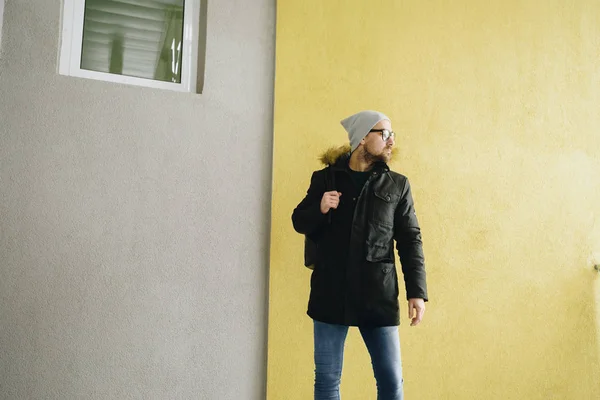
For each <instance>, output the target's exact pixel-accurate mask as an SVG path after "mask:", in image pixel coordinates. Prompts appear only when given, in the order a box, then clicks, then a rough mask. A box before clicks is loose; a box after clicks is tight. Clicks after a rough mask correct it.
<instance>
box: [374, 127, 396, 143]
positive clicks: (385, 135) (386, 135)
mask: <svg viewBox="0 0 600 400" xmlns="http://www.w3.org/2000/svg"><path fill="white" fill-rule="evenodd" d="M369 132H381V138H382V139H383V141H384V142H387V141H388V140H389V138H392V139H394V140H395V139H396V132H394V131H390V130H389V129H371V130H370V131H369Z"/></svg>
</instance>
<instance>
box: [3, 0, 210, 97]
mask: <svg viewBox="0 0 600 400" xmlns="http://www.w3.org/2000/svg"><path fill="white" fill-rule="evenodd" d="M0 1H2V0H0ZM199 22H200V0H64V5H63V30H62V44H61V54H60V64H59V73H60V74H61V75H68V76H77V77H82V78H90V79H99V80H105V81H111V82H118V83H126V84H132V85H139V86H149V87H154V88H162V89H170V90H177V91H185V92H196V91H197V71H198V48H199V39H200V32H199V29H200V26H199Z"/></svg>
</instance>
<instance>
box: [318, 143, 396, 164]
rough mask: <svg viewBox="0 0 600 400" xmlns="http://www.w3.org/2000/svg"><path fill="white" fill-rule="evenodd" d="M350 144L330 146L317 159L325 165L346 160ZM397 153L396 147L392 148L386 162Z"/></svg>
mask: <svg viewBox="0 0 600 400" xmlns="http://www.w3.org/2000/svg"><path fill="white" fill-rule="evenodd" d="M350 149H351V148H350V145H349V144H345V145H342V146H338V147H330V148H329V149H327V150H325V152H323V154H321V155H320V156H319V161H321V162H322V163H323V165H325V166H330V165H335V164H336V163H337V162H338V161H342V160H347V159H349V158H350ZM397 154H398V148H397V147H393V148H392V158H390V161H389V162H388V163H391V162H392V161H394V157H395V156H396V155H397Z"/></svg>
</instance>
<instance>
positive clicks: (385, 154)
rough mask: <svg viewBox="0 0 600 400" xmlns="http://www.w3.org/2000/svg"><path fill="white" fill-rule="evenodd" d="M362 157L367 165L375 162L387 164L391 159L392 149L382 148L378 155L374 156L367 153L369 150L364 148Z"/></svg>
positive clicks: (369, 152)
mask: <svg viewBox="0 0 600 400" xmlns="http://www.w3.org/2000/svg"><path fill="white" fill-rule="evenodd" d="M363 157H364V159H365V161H366V162H368V163H369V164H374V163H376V162H384V163H387V162H388V161H390V159H391V158H392V149H391V147H384V148H383V150H381V153H380V154H375V153H372V152H371V151H369V148H368V147H366V146H365V148H364V152H363Z"/></svg>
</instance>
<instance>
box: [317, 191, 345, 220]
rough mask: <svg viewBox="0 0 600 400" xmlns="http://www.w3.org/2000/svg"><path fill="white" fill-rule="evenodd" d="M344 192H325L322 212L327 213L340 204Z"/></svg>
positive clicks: (322, 199)
mask: <svg viewBox="0 0 600 400" xmlns="http://www.w3.org/2000/svg"><path fill="white" fill-rule="evenodd" d="M341 195H342V193H340V192H338V191H335V190H334V191H331V192H325V193H323V198H321V213H323V214H327V213H328V212H329V210H330V209H332V208H333V209H334V210H335V209H336V208H337V206H338V204H340V196H341Z"/></svg>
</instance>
